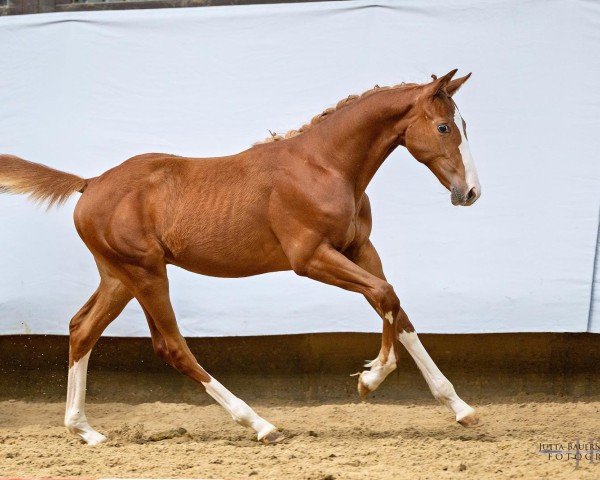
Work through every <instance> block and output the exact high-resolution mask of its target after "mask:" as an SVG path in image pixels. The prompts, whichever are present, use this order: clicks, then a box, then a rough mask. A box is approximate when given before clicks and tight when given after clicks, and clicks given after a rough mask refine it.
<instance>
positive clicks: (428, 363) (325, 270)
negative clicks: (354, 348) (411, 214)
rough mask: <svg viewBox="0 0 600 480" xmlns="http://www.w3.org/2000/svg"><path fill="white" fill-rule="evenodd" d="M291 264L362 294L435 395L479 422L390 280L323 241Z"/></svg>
mask: <svg viewBox="0 0 600 480" xmlns="http://www.w3.org/2000/svg"><path fill="white" fill-rule="evenodd" d="M292 253H293V252H292ZM290 263H291V264H292V267H293V268H294V271H295V272H296V273H298V274H300V275H304V276H307V277H309V278H312V279H314V280H318V281H320V282H323V283H328V284H330V285H335V286H338V287H340V288H343V289H345V290H350V291H353V292H358V293H361V294H363V295H364V296H365V297H366V298H367V300H368V301H369V303H370V304H371V305H372V306H373V308H374V309H375V310H376V311H377V313H378V314H379V316H380V317H381V318H382V319H383V320H384V322H385V321H387V322H389V324H390V325H393V327H394V336H396V338H398V340H399V341H400V342H401V343H402V345H404V347H405V348H406V349H407V350H408V353H409V354H410V355H411V357H412V358H413V360H414V361H415V363H416V364H417V366H418V367H419V370H420V371H421V373H422V374H423V376H424V377H425V381H426V382H427V385H428V386H429V388H430V390H431V393H432V394H433V396H434V397H435V398H436V399H437V400H438V401H440V402H441V403H442V404H444V405H445V406H446V407H447V408H448V409H449V410H450V411H452V412H453V414H454V416H455V418H456V421H457V422H459V423H460V424H461V425H463V426H471V425H475V424H477V423H478V418H477V415H476V414H475V410H474V409H473V408H472V407H470V406H469V405H468V404H467V403H465V402H464V401H463V400H461V398H460V397H459V396H458V395H457V394H456V391H455V390H454V387H453V386H452V384H451V383H450V382H449V381H448V379H447V378H446V377H445V376H444V375H443V374H442V372H441V371H440V369H439V368H438V367H437V366H436V364H435V363H434V361H433V360H432V359H431V357H430V356H429V354H428V353H427V351H426V350H425V348H424V347H423V345H422V344H421V341H420V340H419V337H418V336H417V334H416V332H415V329H414V327H413V325H412V323H411V322H410V320H409V319H408V316H407V315H406V313H405V312H404V310H402V308H401V307H400V300H399V299H398V297H397V296H396V294H395V292H394V289H393V288H392V286H391V285H390V284H389V283H388V282H387V281H385V280H383V279H382V278H379V277H377V276H376V275H373V274H372V273H369V272H368V271H367V270H365V269H364V268H362V267H360V266H358V265H357V264H356V263H354V262H353V261H351V260H350V259H348V258H347V257H346V256H344V255H343V254H341V253H340V252H338V251H337V250H335V249H334V248H333V247H332V246H331V245H330V244H328V243H321V244H320V245H319V246H318V247H317V248H316V249H314V250H313V251H312V255H311V256H310V257H308V258H307V257H306V256H301V255H298V256H297V257H294V256H291V257H290ZM388 351H391V350H389V349H388Z"/></svg>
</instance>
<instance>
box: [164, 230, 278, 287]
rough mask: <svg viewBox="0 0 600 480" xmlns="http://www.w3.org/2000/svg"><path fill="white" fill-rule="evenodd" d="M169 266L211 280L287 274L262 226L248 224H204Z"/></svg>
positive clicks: (269, 234)
mask: <svg viewBox="0 0 600 480" xmlns="http://www.w3.org/2000/svg"><path fill="white" fill-rule="evenodd" d="M198 225H199V227H200V228H198V229H197V230H196V233H195V234H194V235H192V236H191V237H190V238H188V239H187V241H186V242H185V243H186V246H185V248H183V249H182V250H181V251H179V252H176V253H174V254H173V255H172V258H170V259H169V263H172V264H174V265H177V266H180V267H182V268H185V269H186V270H190V271H192V272H196V273H200V274H203V275H210V276H215V277H247V276H251V275H259V274H261V273H267V272H274V271H281V270H289V269H290V264H289V261H288V260H287V258H286V256H285V254H284V253H283V250H282V248H281V245H280V244H279V241H278V240H277V238H276V237H275V236H274V235H273V233H272V232H271V230H270V228H268V227H267V226H266V225H257V224H256V223H253V222H251V221H238V222H235V223H233V224H232V223H229V224H228V222H222V221H217V222H208V221H207V222H206V223H204V225H202V219H199V222H198Z"/></svg>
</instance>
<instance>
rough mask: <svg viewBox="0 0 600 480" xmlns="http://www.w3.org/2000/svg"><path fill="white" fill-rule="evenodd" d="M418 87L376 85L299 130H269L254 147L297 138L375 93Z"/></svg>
mask: <svg viewBox="0 0 600 480" xmlns="http://www.w3.org/2000/svg"><path fill="white" fill-rule="evenodd" d="M417 85H419V84H418V83H405V82H402V83H399V84H397V85H392V86H383V87H380V86H379V85H375V86H374V87H373V88H371V89H369V90H366V91H364V92H363V93H361V94H360V95H348V96H347V97H346V98H343V99H342V100H340V101H339V102H337V104H336V105H335V106H333V107H329V108H327V109H325V110H323V111H322V112H321V113H319V114H318V115H315V116H314V117H313V118H312V119H311V120H310V122H308V123H305V124H304V125H302V126H301V127H300V128H298V129H294V130H289V131H288V132H286V133H284V134H282V135H280V134H278V133H275V132H272V131H271V130H269V133H270V134H271V135H270V136H269V137H267V138H265V139H264V140H260V141H258V142H256V143H255V144H254V145H260V144H263V143H271V142H279V141H281V140H286V139H288V138H292V137H296V136H298V135H300V134H301V133H304V132H306V131H307V130H309V129H310V128H311V127H312V126H314V125H317V124H318V123H321V122H322V121H323V120H325V119H326V118H328V117H330V116H331V115H332V114H333V113H335V112H337V111H338V110H341V109H342V108H344V107H347V106H348V105H350V104H352V103H354V102H356V101H358V100H361V99H363V98H365V97H368V96H370V95H372V94H374V93H377V92H381V91H383V90H392V89H399V88H408V87H415V86H417Z"/></svg>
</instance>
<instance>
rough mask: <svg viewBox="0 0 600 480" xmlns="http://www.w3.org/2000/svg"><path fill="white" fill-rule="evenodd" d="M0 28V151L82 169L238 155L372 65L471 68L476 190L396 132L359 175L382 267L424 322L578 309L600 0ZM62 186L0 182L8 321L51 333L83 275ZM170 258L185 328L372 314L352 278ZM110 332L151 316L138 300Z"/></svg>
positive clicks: (476, 321) (585, 315)
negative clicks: (177, 264)
mask: <svg viewBox="0 0 600 480" xmlns="http://www.w3.org/2000/svg"><path fill="white" fill-rule="evenodd" d="M0 45H1V46H2V47H1V49H2V50H1V55H0V72H1V73H0V152H2V153H12V154H16V155H19V156H22V157H24V158H27V159H29V160H32V161H36V162H41V163H46V164H48V165H51V166H53V167H56V168H60V169H64V170H67V171H72V172H74V173H77V174H80V175H82V176H86V177H92V176H95V175H98V174H100V173H101V172H103V171H104V170H106V169H108V168H109V167H111V166H114V165H116V164H118V163H120V162H122V161H123V160H125V159H126V158H128V157H129V156H132V155H135V154H138V153H143V152H151V151H160V152H169V153H175V154H180V155H190V156H214V155H220V154H230V153H234V152H237V151H240V150H242V149H245V148H247V147H248V146H249V145H250V144H252V143H253V142H254V141H256V140H258V139H261V138H263V137H265V136H266V135H267V134H268V132H267V129H271V130H274V131H279V132H281V131H285V130H287V129H290V128H294V127H297V126H299V125H301V124H302V123H303V122H304V121H306V120H307V119H309V118H310V117H311V116H312V115H314V114H315V113H318V112H320V111H321V110H323V109H324V108H325V107H327V106H330V105H332V104H334V103H335V102H336V101H337V100H339V99H340V98H342V97H344V96H346V95H348V94H350V93H357V92H361V91H363V90H366V89H368V88H370V87H372V86H373V85H374V84H375V83H377V84H379V85H384V84H394V83H399V82H400V81H403V80H404V81H419V82H423V81H427V80H428V79H429V75H430V74H431V73H437V74H438V75H439V74H444V73H446V72H447V71H448V70H450V69H452V68H455V67H458V68H460V72H461V73H463V74H464V73H467V72H469V71H473V72H474V73H473V77H472V79H471V80H470V81H469V83H468V84H467V85H466V86H465V87H464V88H463V90H462V91H461V92H460V93H459V94H458V95H457V97H456V100H457V103H458V105H459V106H460V109H461V112H462V113H463V116H464V117H465V119H466V121H467V123H468V130H469V138H470V143H471V150H472V152H473V155H474V158H475V161H476V163H477V166H478V169H479V172H480V179H481V183H482V188H483V196H482V198H481V199H480V200H479V202H478V203H477V204H476V205H475V206H473V207H471V208H458V207H452V206H451V204H450V199H449V195H448V194H447V193H445V192H444V190H443V188H442V187H441V186H440V185H439V184H438V183H437V180H435V179H434V177H433V175H432V174H431V173H430V172H429V171H428V170H427V169H425V168H424V167H423V166H421V165H419V164H418V163H417V162H416V161H415V160H413V159H412V158H411V157H410V156H409V155H408V153H407V152H406V151H405V150H403V149H401V150H398V151H396V152H395V153H394V154H393V155H392V156H391V157H390V158H389V159H388V160H387V162H386V163H385V164H384V166H383V167H382V169H381V170H380V172H379V173H378V175H377V176H376V177H375V179H374V181H373V183H372V184H371V185H370V187H369V189H368V193H369V194H370V196H371V199H372V206H373V215H374V231H373V241H374V243H375V245H376V246H377V248H378V250H379V251H380V254H381V256H382V258H383V261H384V266H385V269H386V272H387V274H388V277H389V279H390V281H391V283H392V284H393V285H394V286H395V289H396V292H397V293H398V294H399V296H400V298H401V301H402V304H403V305H404V308H405V309H406V311H407V312H408V314H409V316H410V317H411V318H412V320H413V323H414V324H415V326H416V328H417V329H418V330H419V331H421V332H452V333H454V332H456V333H458V332H514V331H574V332H575V331H586V330H587V329H588V323H589V324H590V326H591V325H592V322H591V320H590V319H589V316H590V295H591V286H592V274H593V273H592V272H593V263H594V252H595V248H596V234H597V230H598V205H599V200H600V195H599V192H600V162H599V160H598V154H599V152H600V89H599V88H598V79H599V78H600V61H599V56H598V51H599V49H600V3H598V2H589V1H579V2H578V1H571V2H561V1H551V2H548V1H542V0H539V1H531V2H521V1H520V0H507V1H502V2H495V1H482V0H480V1H477V2H475V1H473V0H464V1H463V0H447V1H445V2H436V1H433V0H405V1H402V2H393V1H387V2H386V1H376V2H375V1H351V2H340V3H327V2H324V3H311V4H289V5H258V6H242V7H210V8H193V9H165V10H143V11H140V10H138V11H114V12H94V13H60V14H57V13H53V14H45V15H29V16H18V17H4V18H1V19H0ZM76 200H77V199H76V198H73V199H72V200H71V201H70V202H69V203H68V204H67V205H66V206H64V207H63V208H62V209H60V210H52V211H50V212H49V213H44V212H43V210H42V209H40V208H38V207H35V206H34V205H32V204H30V203H28V202H27V201H26V200H25V199H24V198H22V197H9V196H2V197H0V334H13V333H28V332H33V333H54V334H65V333H67V332H68V321H69V319H70V317H71V316H72V315H73V314H74V313H75V312H76V311H77V309H78V308H79V307H80V306H81V305H82V304H83V303H84V302H85V301H86V299H87V298H88V297H89V296H90V295H91V293H92V292H93V291H94V289H95V288H96V285H97V282H98V277H97V273H96V271H95V266H94V263H93V261H92V258H91V255H90V254H89V253H88V252H87V251H86V249H85V247H84V245H83V244H82V243H81V241H80V240H79V238H78V237H77V234H76V232H75V229H74V227H73V224H72V218H71V217H72V210H73V206H74V204H75V202H76ZM170 273H171V283H172V288H171V290H172V295H173V302H174V305H175V310H176V312H177V314H178V317H179V322H180V325H181V327H182V330H183V333H184V334H185V335H190V336H220V335H255V334H256V335H258V334H279V333H300V332H325V331H379V329H380V320H379V319H378V318H377V317H376V315H375V314H374V313H373V312H372V311H371V309H370V307H369V306H368V305H367V303H366V302H365V301H364V299H363V298H362V297H360V296H359V295H357V294H353V293H348V292H344V291H341V290H337V289H335V288H334V287H330V286H325V285H321V284H317V283H315V282H312V281H309V280H306V279H301V278H298V277H296V276H294V275H293V274H292V273H277V274H271V275H264V276H260V277H254V278H248V279H235V280H224V279H214V278H207V277H201V276H197V275H193V274H190V273H187V272H184V271H181V270H178V269H172V270H171V272H170ZM594 325H595V326H594V329H595V330H596V331H600V321H596V322H595V323H594ZM590 328H591V327H590ZM107 333H108V334H112V335H123V336H130V335H134V336H135V335H147V334H148V332H147V328H146V324H145V320H144V317H143V315H142V313H141V311H140V309H139V307H138V306H137V304H134V303H132V304H131V305H130V306H128V307H127V309H126V311H125V312H124V314H123V315H122V316H121V317H120V318H119V319H118V320H117V321H115V322H114V323H113V324H112V325H111V326H110V327H109V330H108V332H107Z"/></svg>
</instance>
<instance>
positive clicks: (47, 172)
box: [0, 155, 87, 208]
mask: <svg viewBox="0 0 600 480" xmlns="http://www.w3.org/2000/svg"><path fill="white" fill-rule="evenodd" d="M86 186H87V180H85V179H83V178H81V177H78V176H77V175H73V174H71V173H66V172H61V171H60V170H55V169H54V168H50V167H46V166H45V165H41V164H39V163H33V162H28V161H27V160H23V159H22V158H19V157H15V156H14V155H0V193H12V194H21V195H29V198H30V199H31V200H33V201H34V202H38V203H47V205H48V208H50V207H51V206H53V205H61V204H63V203H64V202H65V201H66V200H67V198H69V196H71V195H72V194H73V193H75V192H80V193H83V191H84V190H85V187H86Z"/></svg>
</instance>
